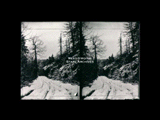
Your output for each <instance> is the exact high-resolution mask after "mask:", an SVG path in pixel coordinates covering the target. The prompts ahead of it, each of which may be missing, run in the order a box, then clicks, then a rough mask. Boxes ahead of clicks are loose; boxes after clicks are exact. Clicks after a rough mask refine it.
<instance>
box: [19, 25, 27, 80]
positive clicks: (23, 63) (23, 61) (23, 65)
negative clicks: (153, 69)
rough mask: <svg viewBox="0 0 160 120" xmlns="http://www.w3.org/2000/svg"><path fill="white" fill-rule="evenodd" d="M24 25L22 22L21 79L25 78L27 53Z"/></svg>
mask: <svg viewBox="0 0 160 120" xmlns="http://www.w3.org/2000/svg"><path fill="white" fill-rule="evenodd" d="M25 28H26V26H25V25H24V23H22V24H21V81H24V80H25V78H26V67H27V54H28V48H27V46H26V44H25V43H26V38H25V36H24V29H25Z"/></svg>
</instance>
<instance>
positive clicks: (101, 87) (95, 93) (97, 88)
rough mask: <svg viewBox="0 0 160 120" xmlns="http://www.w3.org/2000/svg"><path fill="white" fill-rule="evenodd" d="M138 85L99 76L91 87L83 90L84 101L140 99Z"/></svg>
mask: <svg viewBox="0 0 160 120" xmlns="http://www.w3.org/2000/svg"><path fill="white" fill-rule="evenodd" d="M138 90H139V87H138V85H132V84H130V83H123V82H122V81H119V80H112V79H109V78H107V77H105V76H99V77H98V78H97V79H96V80H95V81H94V82H93V84H92V85H91V87H85V88H83V92H82V93H83V94H82V95H83V96H84V100H93V99H103V100H105V99H111V100H116V99H118V100H124V99H139V95H138V93H139V92H138Z"/></svg>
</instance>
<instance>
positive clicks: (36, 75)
mask: <svg viewBox="0 0 160 120" xmlns="http://www.w3.org/2000/svg"><path fill="white" fill-rule="evenodd" d="M36 49H37V48H36V45H35V77H38V65H37V51H36Z"/></svg>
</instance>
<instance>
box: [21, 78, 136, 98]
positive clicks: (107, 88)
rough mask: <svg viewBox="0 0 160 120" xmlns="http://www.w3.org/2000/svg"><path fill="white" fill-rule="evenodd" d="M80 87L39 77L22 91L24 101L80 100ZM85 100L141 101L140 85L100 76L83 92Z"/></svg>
mask: <svg viewBox="0 0 160 120" xmlns="http://www.w3.org/2000/svg"><path fill="white" fill-rule="evenodd" d="M78 95H79V86H78V85H71V84H69V83H63V82H61V81H57V80H52V79H49V78H47V77H45V76H39V77H38V78H37V79H35V80H34V81H33V83H31V84H30V87H28V86H26V87H23V88H22V89H21V98H22V100H23V99H36V100H37V99H42V100H44V99H48V100H55V99H58V100H59V99H64V100H70V99H71V100H74V99H75V100H78V99H79V96H78ZM82 95H83V97H84V100H87V99H88V100H93V99H139V97H138V85H132V84H129V83H123V82H121V81H119V80H112V79H109V78H107V77H105V76H99V77H98V78H97V79H96V80H95V81H94V82H93V83H92V85H91V87H84V88H83V90H82Z"/></svg>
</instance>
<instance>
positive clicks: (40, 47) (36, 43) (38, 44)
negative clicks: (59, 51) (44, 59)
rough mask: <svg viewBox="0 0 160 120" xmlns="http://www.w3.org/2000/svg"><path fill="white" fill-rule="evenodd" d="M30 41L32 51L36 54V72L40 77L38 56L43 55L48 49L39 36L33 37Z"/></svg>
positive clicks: (36, 75)
mask: <svg viewBox="0 0 160 120" xmlns="http://www.w3.org/2000/svg"><path fill="white" fill-rule="evenodd" d="M30 41H31V42H32V48H31V53H32V54H33V56H34V74H35V77H38V64H37V56H41V55H42V54H43V53H44V52H45V51H46V47H45V46H44V43H43V42H42V41H41V40H40V39H39V37H38V36H34V37H31V38H30Z"/></svg>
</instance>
